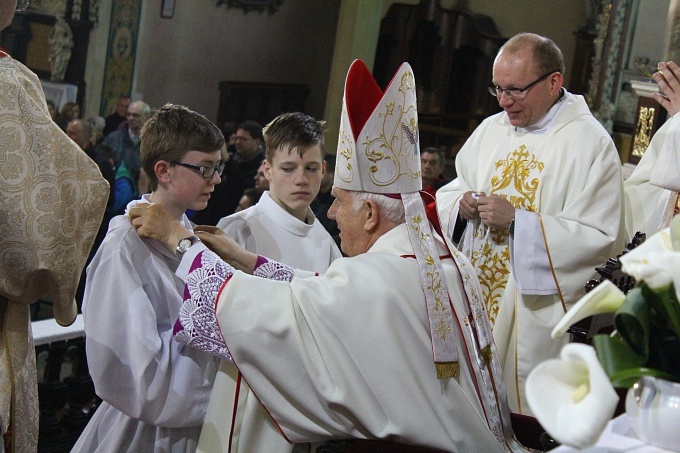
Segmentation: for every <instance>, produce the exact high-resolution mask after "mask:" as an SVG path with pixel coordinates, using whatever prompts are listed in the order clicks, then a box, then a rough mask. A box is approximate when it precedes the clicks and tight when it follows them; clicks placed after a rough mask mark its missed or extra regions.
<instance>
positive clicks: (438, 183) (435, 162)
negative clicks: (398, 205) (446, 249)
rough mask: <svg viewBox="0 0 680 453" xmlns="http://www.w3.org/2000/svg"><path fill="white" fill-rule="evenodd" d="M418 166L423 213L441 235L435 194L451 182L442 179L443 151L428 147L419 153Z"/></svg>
mask: <svg viewBox="0 0 680 453" xmlns="http://www.w3.org/2000/svg"><path fill="white" fill-rule="evenodd" d="M420 166H421V168H422V173H421V175H420V177H421V178H422V180H423V191H422V193H421V194H422V196H423V201H424V202H425V212H426V213H427V217H428V219H430V222H432V223H433V224H434V225H435V228H436V229H437V232H438V233H440V234H441V225H440V224H439V218H438V214H437V203H436V201H435V194H436V193H437V190H439V189H440V188H441V187H443V186H444V185H446V184H448V183H449V182H450V181H451V180H450V179H446V178H444V170H445V169H446V155H445V154H444V151H442V150H441V149H439V148H435V147H433V146H429V147H427V148H425V149H423V151H422V152H421V153H420Z"/></svg>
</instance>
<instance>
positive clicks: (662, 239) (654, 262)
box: [619, 228, 680, 289]
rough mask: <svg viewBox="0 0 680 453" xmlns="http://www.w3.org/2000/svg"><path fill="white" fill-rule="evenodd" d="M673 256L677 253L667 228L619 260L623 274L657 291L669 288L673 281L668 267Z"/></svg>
mask: <svg viewBox="0 0 680 453" xmlns="http://www.w3.org/2000/svg"><path fill="white" fill-rule="evenodd" d="M672 255H675V253H674V252H673V246H672V243H671V235H670V229H668V228H666V229H664V230H661V231H659V232H658V233H657V234H655V235H653V236H652V237H650V238H648V239H647V240H646V241H645V242H643V243H642V244H640V245H638V246H637V247H635V248H634V249H633V250H631V251H630V252H628V253H626V254H624V255H622V256H621V258H619V260H620V261H621V270H622V271H623V272H625V273H626V274H628V275H630V276H632V277H634V278H635V280H637V281H644V282H645V283H646V284H647V286H649V287H650V288H652V289H656V288H663V287H666V286H668V285H669V284H670V283H671V281H672V280H673V276H672V275H671V271H670V268H668V267H667V261H668V258H670V257H671V256H672ZM679 256H680V255H679Z"/></svg>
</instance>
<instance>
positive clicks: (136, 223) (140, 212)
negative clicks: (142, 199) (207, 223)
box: [128, 203, 192, 253]
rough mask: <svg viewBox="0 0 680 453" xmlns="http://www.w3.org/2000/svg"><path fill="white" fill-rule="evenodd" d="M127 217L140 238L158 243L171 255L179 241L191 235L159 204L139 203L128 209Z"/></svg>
mask: <svg viewBox="0 0 680 453" xmlns="http://www.w3.org/2000/svg"><path fill="white" fill-rule="evenodd" d="M128 216H129V217H130V222H131V223H132V226H133V227H134V228H135V230H137V234H138V235H139V236H140V237H145V238H150V239H155V240H157V241H160V242H162V243H163V244H165V246H166V247H168V248H169V249H170V250H171V251H172V252H173V253H174V252H175V248H176V247H177V244H178V243H179V241H180V240H182V239H184V238H186V237H189V236H191V235H192V233H191V231H189V230H187V229H186V228H184V226H182V224H181V223H179V220H177V219H176V218H173V217H172V216H170V214H168V212H167V211H166V210H165V209H163V207H162V206H161V205H159V204H154V203H139V204H138V205H137V206H135V207H133V208H132V209H130V211H129V212H128Z"/></svg>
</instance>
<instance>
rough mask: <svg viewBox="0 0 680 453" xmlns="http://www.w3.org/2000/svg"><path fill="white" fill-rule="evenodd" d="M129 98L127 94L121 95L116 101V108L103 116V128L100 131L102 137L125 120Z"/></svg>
mask: <svg viewBox="0 0 680 453" xmlns="http://www.w3.org/2000/svg"><path fill="white" fill-rule="evenodd" d="M130 102H131V99H130V98H129V97H127V96H121V97H119V98H118V101H116V109H115V110H114V111H113V113H111V114H110V115H108V116H107V117H106V118H104V121H105V124H104V130H103V131H102V133H103V134H104V137H106V136H107V135H109V134H110V133H111V132H113V131H115V130H117V129H118V128H119V127H120V125H121V124H123V123H124V122H125V121H127V110H128V107H129V106H130Z"/></svg>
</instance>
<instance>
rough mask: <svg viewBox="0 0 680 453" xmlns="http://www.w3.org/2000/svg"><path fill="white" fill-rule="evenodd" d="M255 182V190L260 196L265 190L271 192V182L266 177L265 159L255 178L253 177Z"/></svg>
mask: <svg viewBox="0 0 680 453" xmlns="http://www.w3.org/2000/svg"><path fill="white" fill-rule="evenodd" d="M253 180H254V181H255V185H254V186H253V188H254V189H255V190H257V191H258V192H260V194H261V193H263V192H264V191H265V190H269V180H268V179H267V177H266V176H265V175H264V159H263V160H262V163H261V164H260V166H259V167H257V172H256V173H255V176H253Z"/></svg>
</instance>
